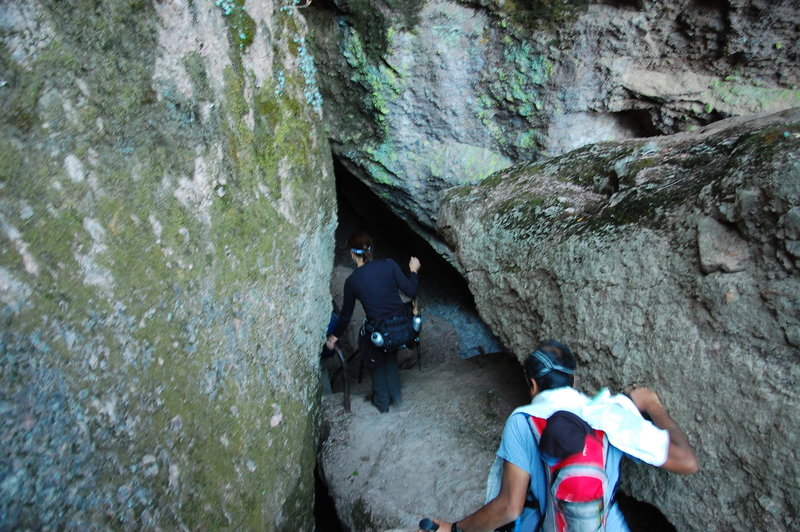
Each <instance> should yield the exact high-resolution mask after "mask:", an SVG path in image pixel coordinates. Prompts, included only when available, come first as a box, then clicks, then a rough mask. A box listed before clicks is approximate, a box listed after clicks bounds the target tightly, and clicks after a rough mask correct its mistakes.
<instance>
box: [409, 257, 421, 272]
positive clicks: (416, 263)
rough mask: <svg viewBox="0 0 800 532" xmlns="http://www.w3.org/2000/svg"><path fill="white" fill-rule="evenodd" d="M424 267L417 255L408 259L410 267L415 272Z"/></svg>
mask: <svg viewBox="0 0 800 532" xmlns="http://www.w3.org/2000/svg"><path fill="white" fill-rule="evenodd" d="M421 267H422V264H421V263H420V262H419V259H418V258H417V257H411V258H410V259H409V260H408V269H409V270H411V271H412V272H414V273H417V272H418V271H419V269H420V268H421Z"/></svg>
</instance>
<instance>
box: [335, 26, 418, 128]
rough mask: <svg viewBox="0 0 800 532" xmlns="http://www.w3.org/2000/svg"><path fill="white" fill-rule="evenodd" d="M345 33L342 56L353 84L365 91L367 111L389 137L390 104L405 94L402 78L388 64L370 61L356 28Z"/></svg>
mask: <svg viewBox="0 0 800 532" xmlns="http://www.w3.org/2000/svg"><path fill="white" fill-rule="evenodd" d="M341 31H342V46H343V50H342V54H343V56H344V57H345V59H346V60H347V63H348V64H349V65H350V67H351V68H352V72H353V74H352V76H353V77H352V81H354V82H356V83H358V84H359V85H361V87H363V89H364V91H365V95H364V97H363V105H364V108H365V110H366V111H367V112H368V113H370V114H371V115H372V116H373V118H374V119H375V120H376V121H377V122H378V124H379V126H380V127H381V128H382V129H383V130H384V133H386V128H387V126H386V120H387V115H388V114H389V106H388V104H389V102H391V101H392V100H393V99H395V98H397V96H398V95H400V94H401V93H402V92H403V82H402V78H400V77H399V76H398V74H397V72H395V71H394V70H393V69H391V68H389V67H388V66H387V65H386V64H385V63H383V62H380V61H378V62H375V61H374V60H373V59H371V58H370V56H369V54H368V53H367V52H368V50H367V49H366V48H365V47H364V44H363V43H362V40H361V36H360V34H359V33H358V32H357V31H356V30H355V28H350V27H344V28H342V30H341ZM376 65H377V66H376Z"/></svg>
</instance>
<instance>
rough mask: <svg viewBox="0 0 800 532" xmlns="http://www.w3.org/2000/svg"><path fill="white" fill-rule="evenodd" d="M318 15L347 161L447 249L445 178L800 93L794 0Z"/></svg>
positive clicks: (352, 1) (446, 0)
mask: <svg viewBox="0 0 800 532" xmlns="http://www.w3.org/2000/svg"><path fill="white" fill-rule="evenodd" d="M304 14H305V15H306V17H307V19H308V20H309V24H310V26H311V28H312V34H311V38H310V42H311V45H312V47H313V49H314V55H315V57H316V58H317V60H318V62H317V65H318V68H319V71H320V74H321V76H320V85H321V91H322V93H323V95H324V97H325V115H326V121H327V123H328V124H329V134H330V138H331V141H332V147H333V150H334V154H335V156H336V157H337V158H338V159H339V160H340V161H341V162H342V163H343V164H344V165H345V166H346V167H347V168H348V170H350V171H351V172H353V173H354V174H355V175H357V176H359V177H360V178H361V179H362V180H363V181H364V182H365V183H367V184H368V185H369V186H370V187H371V188H372V189H373V190H374V192H375V193H376V194H377V195H378V196H379V197H380V198H381V199H382V200H383V201H385V202H386V203H387V204H388V205H390V206H391V208H392V209H393V210H394V211H395V212H397V213H398V214H399V215H400V216H401V217H402V218H403V219H404V220H405V221H406V222H407V223H408V224H409V225H410V226H411V227H413V228H414V229H415V230H416V231H417V232H419V233H420V234H422V235H423V236H425V237H426V238H427V239H428V240H429V242H430V243H431V244H432V245H433V246H434V247H435V248H436V249H439V250H440V251H442V252H443V253H444V249H443V247H442V246H441V240H440V238H439V236H438V235H437V234H436V232H435V227H436V221H437V212H438V205H439V195H438V193H439V191H441V190H442V189H444V188H448V187H451V186H454V185H459V184H468V183H476V182H478V181H480V180H482V179H484V178H486V177H487V176H488V175H490V174H491V173H492V172H494V171H496V170H499V169H503V168H506V167H508V166H510V165H511V164H515V163H521V162H525V161H531V160H536V159H538V158H540V157H542V156H543V155H548V154H549V155H558V154H561V153H566V152H567V151H570V150H572V149H576V148H579V147H581V146H584V145H587V144H590V143H594V142H599V141H611V140H620V139H625V138H631V137H644V136H651V135H657V134H673V133H676V132H679V131H684V130H687V129H691V128H696V127H700V126H703V125H706V124H708V123H711V122H714V121H716V120H719V119H722V118H725V117H732V116H741V115H746V114H750V113H760V112H774V111H779V110H782V109H788V108H791V107H794V106H797V105H798V103H799V102H800V91H798V89H797V85H798V83H799V82H800V79H798V75H799V74H798V73H800V58H798V55H797V52H796V50H795V49H794V47H793V46H791V43H794V42H796V41H797V39H798V37H799V35H798V27H797V24H796V20H797V18H798V15H800V11H798V6H797V2H795V1H794V0H781V1H777V2H774V1H767V0H749V1H738V0H725V1H720V2H696V1H693V0H671V1H668V2H651V1H638V0H637V1H602V2H599V1H591V2H590V1H583V2H508V1H503V2H500V1H495V0H475V1H456V0H414V1H403V2H400V1H396V0H391V1H380V2H377V1H370V0H348V1H344V0H337V1H335V2H333V3H325V2H318V3H317V2H315V3H314V4H312V7H311V8H309V9H307V10H304ZM444 254H445V256H446V253H444Z"/></svg>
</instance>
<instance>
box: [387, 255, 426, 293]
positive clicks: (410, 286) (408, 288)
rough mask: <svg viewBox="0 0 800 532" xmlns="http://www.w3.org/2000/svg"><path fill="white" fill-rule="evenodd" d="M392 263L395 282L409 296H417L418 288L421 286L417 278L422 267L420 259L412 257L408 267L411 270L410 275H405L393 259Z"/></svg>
mask: <svg viewBox="0 0 800 532" xmlns="http://www.w3.org/2000/svg"><path fill="white" fill-rule="evenodd" d="M391 265H392V272H393V275H394V282H395V283H396V284H397V287H398V288H400V290H401V291H402V292H403V293H404V294H405V295H407V296H408V297H411V298H413V297H416V296H417V288H418V287H419V279H418V278H417V272H419V269H420V262H419V259H417V258H416V257H411V260H409V261H408V269H409V270H410V271H409V272H408V276H406V275H403V272H402V271H401V270H400V266H398V265H397V263H396V262H395V261H393V260H392V261H391Z"/></svg>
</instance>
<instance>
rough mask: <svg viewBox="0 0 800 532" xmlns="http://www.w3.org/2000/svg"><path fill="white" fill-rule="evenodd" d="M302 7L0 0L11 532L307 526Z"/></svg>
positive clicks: (322, 220) (318, 317) (315, 121)
mask: <svg viewBox="0 0 800 532" xmlns="http://www.w3.org/2000/svg"><path fill="white" fill-rule="evenodd" d="M286 3H290V2H271V1H264V2H252V3H250V2H248V3H247V10H245V9H244V8H242V7H241V6H242V5H243V2H241V1H239V0H237V1H236V2H234V1H217V2H214V1H213V0H194V1H189V2H186V1H169V2H161V1H159V2H148V1H138V0H131V1H126V2H94V1H74V2H60V1H47V0H42V1H36V2H3V3H2V4H0V34H1V35H2V47H0V198H2V199H0V300H1V301H2V320H3V321H2V327H1V329H2V336H1V337H0V360H1V362H0V447H2V452H0V529H3V530H12V529H15V530H16V529H32V530H40V529H43V530H52V529H68V530H85V529H95V528H119V529H124V530H134V529H181V528H184V529H191V530H195V529H204V528H206V529H224V528H236V529H260V530H264V529H281V530H288V529H294V530H298V529H305V530H310V529H312V528H313V524H312V522H311V519H312V516H311V505H310V504H309V502H308V501H309V500H311V498H312V497H313V495H312V493H313V491H312V490H313V469H314V463H315V457H314V449H315V445H316V440H315V438H316V434H317V424H318V417H317V416H316V415H315V412H316V411H317V407H318V405H319V387H318V384H317V383H318V380H317V378H316V377H317V375H318V366H317V360H316V355H317V353H318V352H319V351H318V348H319V342H320V340H321V333H320V331H321V330H324V327H325V324H326V323H327V320H328V312H329V308H328V307H327V305H324V304H321V302H323V301H325V298H326V296H325V295H324V294H327V292H328V278H329V274H330V264H331V261H332V249H331V244H330V243H331V240H332V236H333V229H334V223H335V198H334V194H333V175H332V168H331V162H330V152H329V147H328V145H327V142H326V141H325V140H323V136H322V135H321V127H320V125H321V115H320V100H319V94H318V92H317V91H316V86H315V80H314V69H313V63H312V62H311V57H310V55H309V53H308V50H307V46H306V44H305V40H304V39H305V33H306V30H305V22H304V20H303V19H302V18H301V17H300V16H299V15H298V14H297V12H296V10H295V9H294V8H287V7H285V6H284V5H283V4H286Z"/></svg>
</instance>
